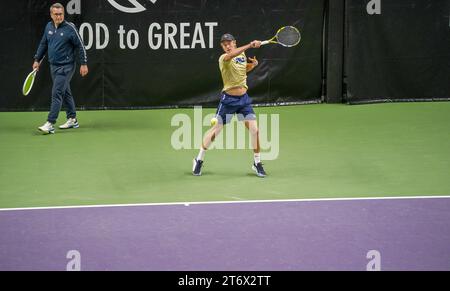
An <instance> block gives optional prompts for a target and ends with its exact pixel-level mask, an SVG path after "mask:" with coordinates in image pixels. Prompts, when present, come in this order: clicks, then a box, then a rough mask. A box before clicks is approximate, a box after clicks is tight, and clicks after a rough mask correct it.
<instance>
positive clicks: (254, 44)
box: [223, 40, 261, 61]
mask: <svg viewBox="0 0 450 291" xmlns="http://www.w3.org/2000/svg"><path fill="white" fill-rule="evenodd" d="M259 47H261V41H259V40H254V41H252V42H251V43H249V44H246V45H244V46H241V47H238V48H232V47H231V48H230V49H229V50H226V53H225V57H224V59H223V60H224V61H229V60H231V59H232V58H234V57H236V56H238V55H240V54H241V53H243V52H245V51H246V50H248V49H250V48H259ZM225 49H226V48H225Z"/></svg>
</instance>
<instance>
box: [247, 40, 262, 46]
mask: <svg viewBox="0 0 450 291" xmlns="http://www.w3.org/2000/svg"><path fill="white" fill-rule="evenodd" d="M250 47H252V48H259V47H261V41H259V40H254V41H252V42H251V43H250Z"/></svg>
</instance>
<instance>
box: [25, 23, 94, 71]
mask: <svg viewBox="0 0 450 291" xmlns="http://www.w3.org/2000/svg"><path fill="white" fill-rule="evenodd" d="M47 51H48V59H49V62H50V64H52V65H65V64H69V63H74V62H75V53H76V51H78V52H79V58H80V63H81V64H82V65H85V64H87V55H86V49H85V47H84V44H83V42H82V40H81V37H80V34H79V33H78V31H77V28H76V27H75V25H74V24H73V23H71V22H68V21H65V20H64V21H63V22H62V23H61V24H60V25H59V26H58V28H56V27H55V24H54V23H53V21H50V22H49V23H47V25H46V26H45V30H44V35H43V36H42V39H41V43H40V44H39V48H38V50H37V52H36V55H35V56H34V59H35V60H37V61H40V60H41V59H42V58H43V57H44V55H45V53H46V52H47Z"/></svg>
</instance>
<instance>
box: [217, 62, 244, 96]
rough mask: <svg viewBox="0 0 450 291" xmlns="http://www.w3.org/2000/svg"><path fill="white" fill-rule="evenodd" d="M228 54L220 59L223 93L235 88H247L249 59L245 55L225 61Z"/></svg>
mask: <svg viewBox="0 0 450 291" xmlns="http://www.w3.org/2000/svg"><path fill="white" fill-rule="evenodd" d="M225 56H226V54H223V55H221V56H220V58H219V68H220V73H221V74H222V80H223V89H222V92H223V91H227V90H229V89H231V88H235V87H244V88H246V89H248V86H247V57H246V56H245V53H241V54H240V55H237V56H235V57H234V58H232V59H231V60H229V61H225V60H224V58H225Z"/></svg>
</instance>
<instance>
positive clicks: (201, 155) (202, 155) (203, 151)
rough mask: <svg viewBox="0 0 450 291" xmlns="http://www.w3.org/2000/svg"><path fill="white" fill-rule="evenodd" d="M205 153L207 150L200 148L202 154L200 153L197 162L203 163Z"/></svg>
mask: <svg viewBox="0 0 450 291" xmlns="http://www.w3.org/2000/svg"><path fill="white" fill-rule="evenodd" d="M205 153H206V150H205V149H204V148H203V147H200V152H199V153H198V156H197V161H203V159H204V158H205Z"/></svg>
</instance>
